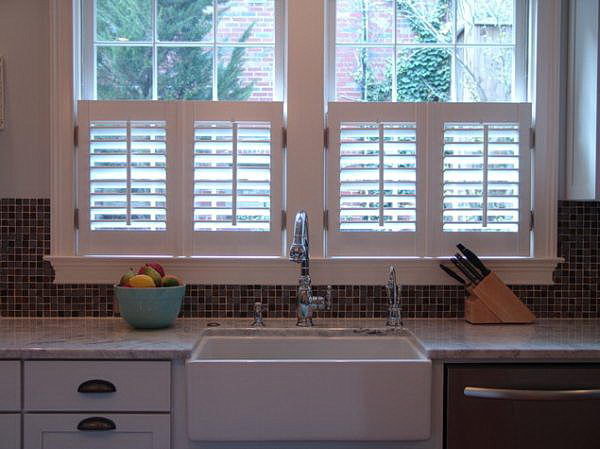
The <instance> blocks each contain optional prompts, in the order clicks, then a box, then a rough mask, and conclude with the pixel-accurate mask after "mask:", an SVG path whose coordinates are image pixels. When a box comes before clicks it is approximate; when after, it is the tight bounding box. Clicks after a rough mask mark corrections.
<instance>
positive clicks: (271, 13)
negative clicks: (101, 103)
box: [82, 0, 283, 101]
mask: <svg viewBox="0 0 600 449" xmlns="http://www.w3.org/2000/svg"><path fill="white" fill-rule="evenodd" d="M281 4H282V2H281V0H177V1H174V0H85V1H84V21H83V49H82V50H83V58H82V63H83V64H82V68H83V96H84V98H88V99H98V100H125V99H126V100H152V99H154V100H156V99H158V100H223V101H241V100H248V101H273V100H277V99H280V98H281V89H282V86H281V84H282V73H281V72H282V67H283V64H282V61H281V59H282V48H281V46H282V39H281V33H282V24H281V18H282V17H283V14H282V11H281V8H282V6H281Z"/></svg>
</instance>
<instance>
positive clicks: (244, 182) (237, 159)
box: [194, 121, 272, 232]
mask: <svg viewBox="0 0 600 449" xmlns="http://www.w3.org/2000/svg"><path fill="white" fill-rule="evenodd" d="M271 216H272V214H271V124H270V123H269V122H252V121H236V122H207V121H196V122H195V123H194V231H246V232H269V231H270V230H271Z"/></svg>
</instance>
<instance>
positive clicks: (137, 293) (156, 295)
mask: <svg viewBox="0 0 600 449" xmlns="http://www.w3.org/2000/svg"><path fill="white" fill-rule="evenodd" d="M184 294H185V285H178V286H176V287H161V288H128V287H119V286H118V285H115V296H116V298H117V301H118V302H119V311H120V313H121V316H122V317H123V318H124V319H125V321H127V322H128V323H129V324H130V325H132V326H133V327H135V328H137V329H161V328H164V327H169V326H171V325H172V324H173V322H174V321H175V319H176V318H177V315H179V310H180V309H181V303H182V301H183V296H184Z"/></svg>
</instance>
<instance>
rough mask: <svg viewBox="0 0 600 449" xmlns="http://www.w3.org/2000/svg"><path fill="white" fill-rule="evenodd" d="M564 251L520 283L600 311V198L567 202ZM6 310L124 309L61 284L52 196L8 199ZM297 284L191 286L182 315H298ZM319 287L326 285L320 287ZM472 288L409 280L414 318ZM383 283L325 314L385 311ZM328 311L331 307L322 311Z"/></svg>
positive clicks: (546, 308) (544, 311)
mask: <svg viewBox="0 0 600 449" xmlns="http://www.w3.org/2000/svg"><path fill="white" fill-rule="evenodd" d="M558 209H559V212H558V214H559V216H558V235H559V239H558V254H559V255H560V256H562V257H564V258H565V263H563V264H561V265H560V266H559V267H558V268H557V269H556V271H555V273H554V280H555V282H556V284H555V285H530V286H515V287H514V290H515V292H516V294H517V295H518V296H519V297H520V298H522V299H523V300H524V301H525V302H526V303H527V305H528V306H529V307H530V308H531V309H532V310H533V312H534V313H535V314H536V315H537V316H538V317H540V318H600V299H599V292H600V288H599V284H600V276H599V275H600V262H599V255H600V252H599V249H600V221H599V219H600V203H597V202H577V201H561V202H560V203H559V208H558ZM0 246H1V248H0V316H4V317H28V316H31V317H83V316H85V317H110V316H115V315H118V311H117V310H116V309H115V307H114V299H113V294H112V287H111V286H110V285H72V284H69V285H55V284H53V283H52V279H53V271H52V267H51V266H50V264H49V263H48V262H45V261H44V260H43V256H44V255H45V254H48V253H49V251H50V201H49V200H48V199H12V198H6V199H0ZM295 290H296V287H295V286H294V285H281V286H261V285H190V286H189V287H188V290H187V293H186V297H185V300H184V305H183V309H182V312H181V314H182V316H185V317H208V318H222V317H249V316H251V314H252V305H253V304H254V302H255V301H257V300H262V302H263V304H265V306H266V309H267V312H266V314H265V315H266V316H267V317H278V318H280V317H292V316H293V314H294V309H295ZM315 290H316V293H318V294H324V293H325V288H324V287H319V286H317V287H316V288H315ZM464 296H465V291H464V290H463V289H462V287H458V286H433V285H432V286H403V287H402V290H401V297H402V304H403V315H404V316H405V317H408V318H457V317H462V316H463V314H464V307H463V299H464ZM386 309H387V296H386V291H385V288H384V287H383V286H379V285H377V286H352V285H337V286H334V290H333V308H332V310H331V311H329V312H326V313H325V314H324V315H325V316H330V317H338V318H346V317H347V318H383V317H384V316H385V315H386ZM321 315H323V313H321Z"/></svg>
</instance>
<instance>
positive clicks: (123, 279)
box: [119, 268, 135, 287]
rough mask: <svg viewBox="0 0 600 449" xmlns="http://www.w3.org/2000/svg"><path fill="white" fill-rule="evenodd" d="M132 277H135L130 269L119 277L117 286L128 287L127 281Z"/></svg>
mask: <svg viewBox="0 0 600 449" xmlns="http://www.w3.org/2000/svg"><path fill="white" fill-rule="evenodd" d="M134 276H135V271H133V268H130V269H129V271H128V272H127V273H125V274H124V275H123V276H121V280H120V281H119V285H120V286H121V287H125V286H128V285H129V279H131V278H132V277H134Z"/></svg>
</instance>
